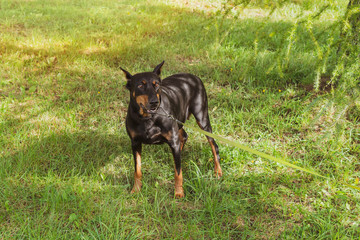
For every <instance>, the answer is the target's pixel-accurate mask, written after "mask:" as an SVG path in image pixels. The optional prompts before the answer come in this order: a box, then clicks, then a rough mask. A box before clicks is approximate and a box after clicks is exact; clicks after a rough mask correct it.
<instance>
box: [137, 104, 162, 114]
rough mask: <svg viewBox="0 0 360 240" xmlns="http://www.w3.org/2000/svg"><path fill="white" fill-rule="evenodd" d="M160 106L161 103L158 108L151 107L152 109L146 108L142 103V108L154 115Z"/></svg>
mask: <svg viewBox="0 0 360 240" xmlns="http://www.w3.org/2000/svg"><path fill="white" fill-rule="evenodd" d="M159 106H160V103H159V104H158V105H156V106H150V108H146V107H145V106H144V105H143V104H142V103H141V104H140V107H141V108H142V109H143V110H144V112H145V113H150V114H154V113H156V111H157V110H158V108H159Z"/></svg>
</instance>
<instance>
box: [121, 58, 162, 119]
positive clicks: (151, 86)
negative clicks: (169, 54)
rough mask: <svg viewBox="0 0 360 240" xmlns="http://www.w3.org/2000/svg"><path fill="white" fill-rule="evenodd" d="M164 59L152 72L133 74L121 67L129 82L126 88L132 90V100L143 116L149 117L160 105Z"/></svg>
mask: <svg viewBox="0 0 360 240" xmlns="http://www.w3.org/2000/svg"><path fill="white" fill-rule="evenodd" d="M163 64H164V61H163V62H162V63H160V64H159V65H157V66H156V67H155V68H154V70H153V71H152V72H143V73H137V74H135V75H131V74H130V73H129V72H128V71H126V70H125V69H123V68H121V70H122V71H123V72H124V73H125V76H126V79H127V83H126V88H127V89H128V90H129V91H130V101H133V102H134V103H135V104H136V105H137V106H138V109H139V113H140V115H141V116H143V117H149V114H151V113H154V112H155V111H156V110H157V108H158V107H159V106H160V100H161V99H160V93H161V88H160V85H161V79H160V73H161V67H162V66H163Z"/></svg>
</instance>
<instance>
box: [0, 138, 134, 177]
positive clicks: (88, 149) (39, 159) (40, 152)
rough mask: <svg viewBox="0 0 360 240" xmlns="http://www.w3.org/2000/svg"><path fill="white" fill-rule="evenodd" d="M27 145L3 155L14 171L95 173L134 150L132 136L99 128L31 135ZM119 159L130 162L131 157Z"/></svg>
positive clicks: (20, 172)
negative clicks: (129, 139)
mask: <svg viewBox="0 0 360 240" xmlns="http://www.w3.org/2000/svg"><path fill="white" fill-rule="evenodd" d="M26 145H27V146H26V147H25V148H24V149H23V150H21V151H18V152H15V153H13V154H11V155H5V157H4V158H3V159H4V163H5V165H7V168H8V169H11V170H12V174H20V175H21V174H23V173H33V174H36V175H38V176H46V175H47V174H48V173H49V172H53V173H56V174H57V175H59V176H64V177H66V176H73V175H91V174H94V173H96V172H98V171H99V168H101V167H103V166H105V165H106V164H107V163H108V162H109V161H112V160H114V159H115V157H117V156H119V155H120V156H123V155H122V154H123V153H124V152H130V147H129V144H128V139H123V138H121V137H119V136H114V135H105V134H103V133H99V132H96V131H88V132H77V133H66V132H63V133H60V134H52V135H50V136H46V137H40V138H33V139H28V140H27V144H26ZM119 159H120V161H121V162H122V163H123V164H124V165H128V161H129V160H130V157H127V158H126V157H124V158H119Z"/></svg>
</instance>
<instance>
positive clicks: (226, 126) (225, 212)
mask: <svg viewBox="0 0 360 240" xmlns="http://www.w3.org/2000/svg"><path fill="white" fill-rule="evenodd" d="M253 2H255V3H254V4H250V5H248V6H247V7H246V8H244V9H241V8H231V9H230V10H229V11H227V9H225V8H222V6H223V5H222V4H221V3H222V1H220V0H219V1H217V0H212V1H200V0H199V1H179V0H157V1H146V0H135V1H134V0H132V1H130V0H129V1H126V0H117V1H114V0H86V1H85V0H75V1H69V0H67V1H64V0H51V1H46V0H16V1H10V0H4V1H1V2H0V239H139V238H144V239H242V238H246V239H276V238H280V239H343V238H344V239H352V238H356V239H357V238H359V237H360V227H359V225H360V217H359V216H360V199H359V198H360V194H359V193H360V192H359V191H357V190H355V189H352V188H349V187H347V186H345V185H344V184H343V183H348V184H353V185H356V186H358V187H359V186H360V185H359V184H358V181H359V180H358V179H359V177H360V165H359V158H360V147H359V145H360V131H359V129H360V123H359V116H358V115H357V114H358V113H359V112H357V111H358V110H356V108H352V110H351V111H350V112H349V113H347V114H339V113H341V112H342V111H345V110H346V109H345V110H344V105H341V104H337V103H336V102H335V103H334V102H332V101H328V99H329V98H330V97H331V96H332V95H333V94H334V89H333V88H331V86H330V87H329V85H326V82H327V80H329V79H330V78H331V71H332V69H334V67H335V65H336V58H335V55H336V48H333V47H332V44H333V43H334V42H336V40H337V39H338V38H339V37H338V36H339V34H340V33H339V31H340V30H339V27H333V26H334V25H336V21H337V19H339V18H340V17H341V16H343V15H344V12H345V9H346V5H347V2H348V1H345V0H337V1H336V0H333V1H316V3H312V1H306V0H304V1H301V0H299V1H287V2H286V3H285V4H284V5H281V6H278V7H277V8H276V9H275V10H274V11H273V12H271V10H272V9H273V8H272V7H271V6H268V5H267V3H269V2H271V1H253ZM314 2H315V1H314ZM326 4H328V7H327V8H326V9H324V11H323V12H321V14H320V15H319V16H316V15H317V13H318V12H319V10H321V8H322V6H324V5H326ZM162 60H165V65H164V67H163V69H162V70H163V71H162V76H163V77H165V76H169V75H171V74H174V73H179V72H190V73H193V74H195V75H197V76H199V77H200V78H201V79H202V80H203V82H204V84H205V87H206V90H207V93H208V98H209V112H210V117H211V122H212V126H213V130H214V133H215V134H218V135H220V136H222V137H225V138H227V139H230V140H234V141H237V142H239V143H241V144H243V145H246V146H249V147H251V148H253V149H256V150H258V151H261V152H265V153H267V154H270V155H273V156H275V157H281V158H284V159H286V160H287V161H289V162H291V163H293V164H296V165H298V166H301V167H304V168H307V169H310V170H312V171H316V172H318V173H320V174H322V175H325V176H327V177H329V178H330V179H331V181H329V180H324V179H322V178H319V177H316V176H313V175H311V174H308V173H305V172H301V171H298V170H295V169H292V168H288V167H286V166H283V165H281V164H277V163H275V162H272V161H269V160H267V159H263V158H261V157H258V156H256V155H253V154H250V153H248V152H246V151H242V150H239V149H236V148H234V147H231V146H227V145H226V144H223V143H221V142H219V141H218V145H219V148H220V156H221V158H222V162H221V164H222V170H223V173H224V175H223V177H222V178H221V179H220V180H218V179H217V178H216V177H215V176H214V173H213V162H212V161H213V159H212V153H211V148H210V146H209V145H208V143H207V140H206V138H205V136H203V135H200V134H199V133H197V132H194V131H193V130H191V129H188V130H186V131H187V132H188V134H189V139H188V141H187V144H186V146H185V148H184V152H183V154H182V159H183V161H182V164H183V174H184V190H185V198H184V199H175V198H174V163H173V159H172V155H171V152H170V148H169V147H168V146H166V145H161V146H144V147H143V151H142V152H143V155H142V171H143V187H142V190H141V192H140V193H138V194H130V190H131V187H132V184H133V169H134V167H133V159H132V155H131V145H130V139H129V138H128V136H127V134H126V130H125V116H126V111H127V104H128V98H129V93H128V91H127V90H126V88H125V83H126V81H125V77H124V74H123V72H122V71H121V70H120V67H123V68H125V69H127V70H128V71H130V73H137V72H142V71H150V70H152V69H153V68H154V67H155V66H156V65H157V64H159V63H160V62H161V61H162ZM320 73H321V74H320ZM318 85H319V90H317V86H318ZM188 123H189V124H191V125H193V126H195V125H196V122H195V120H194V119H193V118H191V119H190V120H189V121H188Z"/></svg>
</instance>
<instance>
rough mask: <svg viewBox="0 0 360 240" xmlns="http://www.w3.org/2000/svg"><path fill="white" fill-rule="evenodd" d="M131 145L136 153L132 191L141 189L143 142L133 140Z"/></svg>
mask: <svg viewBox="0 0 360 240" xmlns="http://www.w3.org/2000/svg"><path fill="white" fill-rule="evenodd" d="M131 147H132V151H133V155H134V165H135V174H134V187H133V188H132V190H131V193H135V192H139V191H140V189H141V185H142V183H141V177H142V173H141V143H140V142H136V141H132V142H131Z"/></svg>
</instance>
